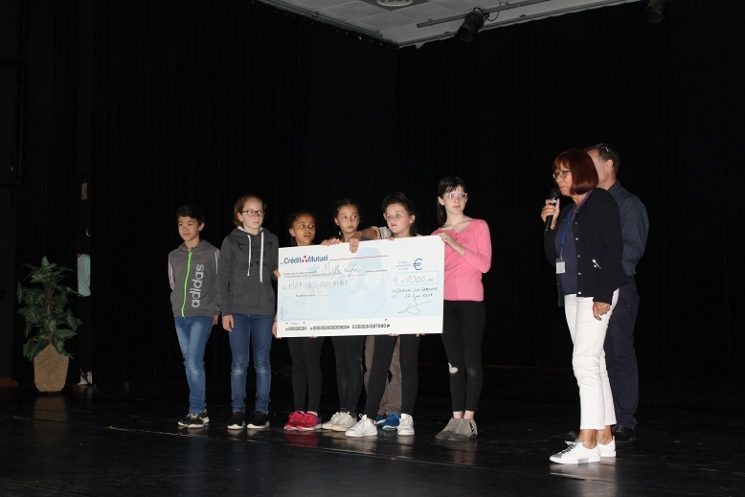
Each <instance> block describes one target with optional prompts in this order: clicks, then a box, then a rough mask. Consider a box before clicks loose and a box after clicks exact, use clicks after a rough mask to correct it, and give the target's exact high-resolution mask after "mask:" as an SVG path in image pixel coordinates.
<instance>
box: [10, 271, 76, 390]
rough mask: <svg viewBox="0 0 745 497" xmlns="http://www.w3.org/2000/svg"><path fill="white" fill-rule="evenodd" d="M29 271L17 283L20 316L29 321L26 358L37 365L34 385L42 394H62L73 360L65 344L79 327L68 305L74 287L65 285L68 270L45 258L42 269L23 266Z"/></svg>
mask: <svg viewBox="0 0 745 497" xmlns="http://www.w3.org/2000/svg"><path fill="white" fill-rule="evenodd" d="M24 266H26V267H27V268H29V269H30V271H29V273H28V274H27V275H26V277H25V278H24V279H23V280H22V281H21V282H19V283H18V291H17V296H18V304H19V306H20V307H19V309H18V314H20V315H21V316H23V317H24V319H25V320H26V329H25V336H26V342H25V343H24V344H23V355H24V356H25V357H26V358H27V359H28V360H30V361H33V362H34V384H35V385H36V388H37V389H38V390H39V391H40V392H59V391H60V390H62V388H63V387H64V386H65V380H66V378H67V366H68V363H69V359H70V357H71V355H70V353H69V352H68V351H67V350H66V349H65V342H67V341H68V340H69V339H70V338H72V337H74V336H75V330H77V328H78V326H79V325H80V320H79V319H78V318H76V317H75V316H74V315H73V313H72V309H70V306H69V303H68V297H69V296H70V295H77V292H75V290H73V289H72V288H70V287H68V286H65V285H63V284H62V280H63V278H64V276H65V273H68V272H70V271H71V270H70V269H69V268H67V267H64V266H61V265H59V264H55V263H52V262H49V260H47V258H46V256H44V257H43V258H42V259H41V265H40V266H34V265H32V264H24Z"/></svg>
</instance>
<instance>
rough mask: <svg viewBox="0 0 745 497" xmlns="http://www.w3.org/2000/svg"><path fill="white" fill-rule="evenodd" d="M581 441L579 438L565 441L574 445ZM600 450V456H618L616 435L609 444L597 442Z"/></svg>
mask: <svg viewBox="0 0 745 497" xmlns="http://www.w3.org/2000/svg"><path fill="white" fill-rule="evenodd" d="M576 442H579V440H574V441H571V440H566V441H565V442H564V443H566V444H567V445H573V444H574V443H576ZM597 446H598V450H599V451H600V457H616V437H613V438H612V439H611V441H610V442H608V443H607V444H601V443H600V442H598V443H597Z"/></svg>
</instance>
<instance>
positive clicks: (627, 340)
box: [603, 276, 639, 430]
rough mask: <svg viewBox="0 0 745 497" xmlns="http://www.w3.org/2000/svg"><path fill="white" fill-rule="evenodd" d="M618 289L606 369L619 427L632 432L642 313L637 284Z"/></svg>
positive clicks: (632, 282)
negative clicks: (638, 324) (637, 327)
mask: <svg viewBox="0 0 745 497" xmlns="http://www.w3.org/2000/svg"><path fill="white" fill-rule="evenodd" d="M628 278H629V281H628V283H626V284H625V285H623V286H621V287H620V288H619V289H618V302H617V303H616V307H615V308H614V309H613V314H612V315H611V317H610V321H608V331H607V332H606V333H605V342H604V344H603V345H604V349H605V366H606V368H607V369H608V379H609V380H610V388H611V391H612V392H613V405H614V406H615V409H616V423H617V424H619V425H623V426H625V427H627V428H631V429H632V430H633V429H635V428H636V418H635V414H636V409H637V407H638V406H639V369H638V365H637V362H636V350H635V349H634V323H635V322H636V315H637V313H638V312H639V293H638V291H637V288H636V280H635V279H634V277H633V276H629V277H628Z"/></svg>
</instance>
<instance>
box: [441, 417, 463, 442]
mask: <svg viewBox="0 0 745 497" xmlns="http://www.w3.org/2000/svg"><path fill="white" fill-rule="evenodd" d="M460 422H461V420H460V419H455V418H450V421H448V424H447V425H446V426H445V428H443V430H442V431H441V432H440V433H438V434H437V435H435V439H437V440H447V439H448V438H450V434H451V433H453V432H454V431H455V429H456V428H457V427H458V425H459V424H460Z"/></svg>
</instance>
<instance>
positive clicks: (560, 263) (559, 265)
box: [556, 259, 566, 274]
mask: <svg viewBox="0 0 745 497" xmlns="http://www.w3.org/2000/svg"><path fill="white" fill-rule="evenodd" d="M565 272H566V266H565V263H564V260H563V259H556V274H564V273H565Z"/></svg>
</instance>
